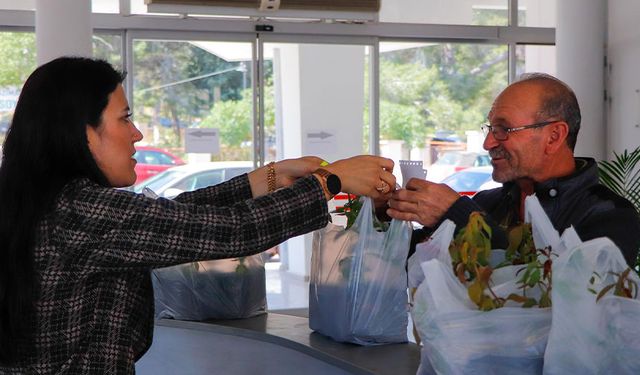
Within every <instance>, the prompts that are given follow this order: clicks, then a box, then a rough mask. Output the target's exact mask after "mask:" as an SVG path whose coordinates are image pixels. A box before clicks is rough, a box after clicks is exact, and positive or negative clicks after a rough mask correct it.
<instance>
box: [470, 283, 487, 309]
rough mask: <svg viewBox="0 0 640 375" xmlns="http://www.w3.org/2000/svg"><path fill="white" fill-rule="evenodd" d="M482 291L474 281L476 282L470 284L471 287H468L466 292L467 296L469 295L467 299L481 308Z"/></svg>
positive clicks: (480, 286)
mask: <svg viewBox="0 0 640 375" xmlns="http://www.w3.org/2000/svg"><path fill="white" fill-rule="evenodd" d="M483 291H484V288H483V287H482V285H480V283H479V282H478V281H477V280H476V281H474V282H472V283H471V285H469V289H468V290H467V294H468V295H469V298H470V299H471V301H473V303H475V304H476V305H478V306H481V304H482V297H483V294H482V293H483Z"/></svg>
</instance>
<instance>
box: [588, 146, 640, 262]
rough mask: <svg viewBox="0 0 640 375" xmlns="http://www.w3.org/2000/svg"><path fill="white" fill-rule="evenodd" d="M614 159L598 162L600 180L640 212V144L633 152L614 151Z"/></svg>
mask: <svg viewBox="0 0 640 375" xmlns="http://www.w3.org/2000/svg"><path fill="white" fill-rule="evenodd" d="M613 156H614V158H613V160H611V161H608V160H602V161H600V162H599V163H598V169H599V172H600V182H601V183H602V184H603V185H605V186H606V187H608V188H609V189H611V190H613V191H614V192H615V193H616V194H618V195H620V196H621V197H624V198H626V199H627V200H629V202H631V203H632V204H633V205H634V206H635V208H636V210H637V211H638V212H639V213H640V167H639V163H640V146H639V147H637V148H636V149H635V150H633V151H632V152H628V151H627V150H624V152H623V153H622V154H617V153H615V152H614V153H613ZM635 269H636V272H638V273H639V274H640V257H639V258H638V259H636V267H635Z"/></svg>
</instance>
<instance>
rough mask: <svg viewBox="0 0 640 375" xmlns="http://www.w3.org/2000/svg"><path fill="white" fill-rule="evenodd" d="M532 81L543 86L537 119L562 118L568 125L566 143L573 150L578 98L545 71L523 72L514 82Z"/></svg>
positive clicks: (578, 110) (578, 121)
mask: <svg viewBox="0 0 640 375" xmlns="http://www.w3.org/2000/svg"><path fill="white" fill-rule="evenodd" d="M525 82H526V83H534V84H539V85H541V86H543V87H544V90H543V91H542V95H541V98H540V102H541V103H540V109H539V110H538V114H537V116H538V120H539V121H547V120H549V119H558V120H563V121H565V122H566V123H567V125H569V134H568V135H567V145H569V148H571V150H572V151H573V150H574V148H575V146H576V140H577V139H578V132H579V131H580V121H581V119H582V117H581V115H580V106H579V105H578V99H577V98H576V94H575V93H574V92H573V90H572V89H571V87H569V85H567V84H566V83H564V82H562V81H561V80H559V79H558V78H556V77H554V76H552V75H550V74H546V73H524V74H522V75H521V76H520V78H519V79H518V80H517V81H516V82H515V83H516V84H519V83H525Z"/></svg>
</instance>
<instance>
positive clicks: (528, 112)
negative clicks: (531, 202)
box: [483, 83, 545, 183]
mask: <svg viewBox="0 0 640 375" xmlns="http://www.w3.org/2000/svg"><path fill="white" fill-rule="evenodd" d="M540 90H541V88H540V87H539V86H536V85H533V84H530V83H520V84H515V85H512V86H509V87H507V88H506V89H505V90H504V91H503V92H502V93H501V94H500V95H499V96H498V97H497V98H496V100H495V101H494V103H493V106H492V108H491V112H490V113H489V116H488V120H489V124H490V125H492V126H496V125H499V126H503V127H505V128H516V127H520V126H525V125H530V124H534V123H536V122H539V121H540V119H539V118H537V117H536V112H537V111H538V109H539V107H540V103H539V102H540V99H539V98H540V93H541V92H540ZM544 143H545V137H544V132H543V129H525V130H520V131H514V132H510V133H508V138H507V139H506V140H504V141H498V140H496V139H495V137H494V136H493V134H492V133H491V132H489V134H488V135H487V137H486V138H485V140H484V144H483V147H484V149H485V150H487V151H489V155H490V156H491V164H493V179H494V180H495V181H498V182H503V183H504V182H508V181H515V180H518V179H522V178H528V179H533V180H536V178H535V177H536V176H537V175H539V174H541V172H542V171H544V164H545V163H544V161H545V159H544V157H545V154H544Z"/></svg>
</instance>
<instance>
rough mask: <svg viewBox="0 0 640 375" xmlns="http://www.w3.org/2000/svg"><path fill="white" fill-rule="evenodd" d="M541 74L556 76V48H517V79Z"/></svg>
mask: <svg viewBox="0 0 640 375" xmlns="http://www.w3.org/2000/svg"><path fill="white" fill-rule="evenodd" d="M531 72H541V73H547V74H551V75H552V76H555V75H556V46H538V45H519V46H517V47H516V77H518V76H520V75H521V74H522V73H531Z"/></svg>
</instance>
